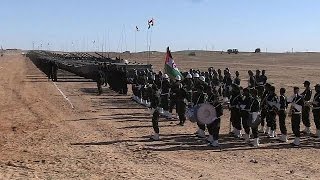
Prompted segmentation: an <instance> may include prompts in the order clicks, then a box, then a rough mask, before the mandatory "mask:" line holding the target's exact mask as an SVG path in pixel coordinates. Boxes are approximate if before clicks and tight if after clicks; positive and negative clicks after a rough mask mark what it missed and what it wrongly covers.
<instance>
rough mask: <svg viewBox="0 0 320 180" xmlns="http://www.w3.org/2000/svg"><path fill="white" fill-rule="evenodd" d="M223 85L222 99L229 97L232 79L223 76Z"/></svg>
mask: <svg viewBox="0 0 320 180" xmlns="http://www.w3.org/2000/svg"><path fill="white" fill-rule="evenodd" d="M223 84H224V88H223V92H224V93H223V96H224V97H228V98H229V97H230V91H231V85H232V79H231V77H230V76H225V77H224V79H223Z"/></svg>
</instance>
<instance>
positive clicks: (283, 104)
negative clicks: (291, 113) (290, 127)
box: [278, 95, 288, 135]
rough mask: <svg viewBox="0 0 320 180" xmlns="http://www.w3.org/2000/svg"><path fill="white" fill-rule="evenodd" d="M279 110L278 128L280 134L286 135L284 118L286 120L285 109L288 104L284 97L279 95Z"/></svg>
mask: <svg viewBox="0 0 320 180" xmlns="http://www.w3.org/2000/svg"><path fill="white" fill-rule="evenodd" d="M279 103H280V108H279V109H278V116H279V126H280V131H281V134H283V135H287V127H286V118H287V111H286V110H287V108H288V102H287V97H286V96H285V95H280V97H279Z"/></svg>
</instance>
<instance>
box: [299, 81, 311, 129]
mask: <svg viewBox="0 0 320 180" xmlns="http://www.w3.org/2000/svg"><path fill="white" fill-rule="evenodd" d="M303 85H304V87H305V90H304V91H303V93H302V94H301V96H302V97H303V99H304V102H305V105H304V106H303V108H302V122H303V124H304V126H305V129H304V130H303V132H304V133H306V134H311V129H310V106H309V103H310V100H311V97H312V91H311V88H310V82H309V81H305V82H304V83H303Z"/></svg>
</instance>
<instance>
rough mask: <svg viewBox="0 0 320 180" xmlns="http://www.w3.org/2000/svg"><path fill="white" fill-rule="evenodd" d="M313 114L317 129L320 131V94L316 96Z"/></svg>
mask: <svg viewBox="0 0 320 180" xmlns="http://www.w3.org/2000/svg"><path fill="white" fill-rule="evenodd" d="M312 113H313V119H314V123H315V124H316V128H317V130H320V92H317V93H316V94H315V95H314V99H313V109H312Z"/></svg>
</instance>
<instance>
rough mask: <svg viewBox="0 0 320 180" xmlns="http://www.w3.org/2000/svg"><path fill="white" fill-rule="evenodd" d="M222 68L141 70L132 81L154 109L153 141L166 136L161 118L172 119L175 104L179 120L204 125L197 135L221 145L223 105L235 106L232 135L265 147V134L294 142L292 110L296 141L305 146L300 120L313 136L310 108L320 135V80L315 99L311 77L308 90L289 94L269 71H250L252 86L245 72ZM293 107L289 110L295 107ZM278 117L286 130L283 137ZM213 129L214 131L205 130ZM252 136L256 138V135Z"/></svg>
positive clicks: (143, 100) (232, 108)
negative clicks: (171, 72)
mask: <svg viewBox="0 0 320 180" xmlns="http://www.w3.org/2000/svg"><path fill="white" fill-rule="evenodd" d="M223 72H224V73H223V75H222V71H221V69H218V70H217V71H216V70H215V69H213V68H212V67H210V68H209V69H208V71H207V72H200V71H199V70H193V69H190V71H189V72H185V73H182V76H180V75H177V76H176V77H169V75H168V74H163V73H162V72H161V71H160V72H159V73H154V72H151V71H142V72H138V71H136V76H135V77H134V79H133V80H132V82H134V83H133V85H132V92H133V100H135V101H137V102H138V103H140V104H143V105H145V106H147V107H148V108H149V109H150V111H151V114H152V125H153V129H154V134H153V135H152V136H151V139H152V140H155V141H157V140H160V135H159V133H160V130H159V125H158V123H159V118H160V117H165V118H167V119H172V118H173V115H172V112H173V109H174V108H175V109H176V114H177V117H176V118H178V119H179V123H178V125H179V126H184V124H185V122H186V119H189V120H190V121H191V122H194V123H196V124H197V126H198V130H197V131H196V133H195V134H196V136H198V137H199V138H207V139H206V140H207V141H208V143H209V145H210V146H212V147H219V146H220V145H219V141H218V140H219V134H220V123H221V117H222V115H223V112H224V111H223V109H228V110H229V111H230V134H231V135H232V136H234V137H235V138H241V139H243V140H244V141H245V142H246V143H248V144H249V145H251V146H254V147H259V145H260V144H259V141H260V139H259V133H265V134H267V136H268V137H269V138H277V139H278V140H279V141H281V142H288V136H287V134H288V133H287V127H286V118H287V113H288V114H289V115H291V125H292V132H293V134H294V136H295V139H294V141H293V142H292V143H291V145H292V146H295V147H299V146H300V123H301V121H302V122H303V124H304V126H305V130H304V131H303V132H304V133H305V134H307V135H310V134H311V130H310V117H309V114H310V111H311V110H312V113H313V117H314V123H315V125H316V128H317V132H316V134H315V136H316V137H317V138H320V85H319V84H317V85H316V86H315V91H316V94H315V95H314V98H313V101H312V100H311V99H312V97H311V96H312V90H311V88H310V82H309V81H305V82H304V86H305V90H304V92H303V93H301V94H300V93H299V88H298V87H294V88H293V91H294V92H293V94H294V95H293V96H291V97H288V98H287V97H286V89H285V88H281V89H280V95H279V96H277V94H276V89H275V87H274V86H272V85H271V84H269V83H267V76H266V75H265V70H262V71H260V70H257V71H256V74H255V75H254V73H253V72H252V71H251V70H250V71H248V75H249V79H248V86H247V87H246V88H242V87H241V86H240V81H241V79H240V74H239V72H238V71H236V72H235V77H234V78H232V76H231V73H230V71H229V69H228V68H226V69H225V70H224V71H223ZM289 104H290V108H289V112H287V109H288V107H289ZM277 116H278V120H279V127H280V132H281V135H280V136H279V137H278V136H277V133H276V129H277V121H276V119H277ZM206 130H208V133H209V135H208V136H206V134H205V132H206ZM250 136H252V138H253V139H252V140H251V139H250Z"/></svg>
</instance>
